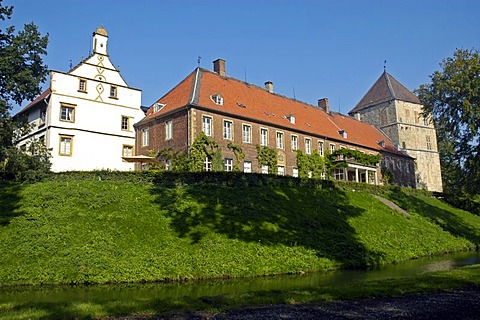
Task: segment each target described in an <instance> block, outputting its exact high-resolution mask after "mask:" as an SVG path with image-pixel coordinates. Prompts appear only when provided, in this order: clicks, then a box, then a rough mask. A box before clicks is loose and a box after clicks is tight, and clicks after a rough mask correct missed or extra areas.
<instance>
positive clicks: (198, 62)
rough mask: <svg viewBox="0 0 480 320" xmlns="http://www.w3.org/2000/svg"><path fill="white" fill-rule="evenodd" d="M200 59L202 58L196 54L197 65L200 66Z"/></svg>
mask: <svg viewBox="0 0 480 320" xmlns="http://www.w3.org/2000/svg"><path fill="white" fill-rule="evenodd" d="M200 60H202V57H200V56H198V58H197V67H200Z"/></svg>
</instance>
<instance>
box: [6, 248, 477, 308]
mask: <svg viewBox="0 0 480 320" xmlns="http://www.w3.org/2000/svg"><path fill="white" fill-rule="evenodd" d="M479 263H480V253H479V252H463V253H456V254H449V255H444V256H437V257H432V258H421V259H418V260H412V261H407V262H403V263H399V264H396V265H387V266H383V267H379V268H376V269H370V270H340V271H335V272H322V273H310V274H303V275H289V276H275V277H258V278H247V279H245V278H242V279H228V280H205V281H192V282H187V283H167V284H165V283H156V284H117V285H98V286H74V287H70V286H46V287H10V288H0V303H1V302H4V301H18V302H20V301H30V302H32V301H36V302H57V303H58V302H63V301H65V302H70V301H78V302H86V301H109V300H112V299H115V300H125V301H128V300H129V299H130V298H131V297H135V298H136V299H142V298H143V297H144V298H145V299H152V298H155V299H159V300H162V299H169V298H181V297H191V298H199V297H208V296H221V295H228V294H241V293H246V292H253V291H270V290H287V289H293V288H297V289H300V288H309V287H320V286H334V285H342V284H358V283H360V282H362V281H371V280H383V279H392V278H402V277H409V276H413V275H417V274H422V273H427V272H433V271H441V270H450V269H452V268H458V267H463V266H466V265H473V264H479Z"/></svg>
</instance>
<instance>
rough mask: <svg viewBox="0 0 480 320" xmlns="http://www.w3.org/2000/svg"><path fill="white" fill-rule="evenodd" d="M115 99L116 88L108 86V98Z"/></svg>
mask: <svg viewBox="0 0 480 320" xmlns="http://www.w3.org/2000/svg"><path fill="white" fill-rule="evenodd" d="M116 97H117V87H116V86H110V98H116Z"/></svg>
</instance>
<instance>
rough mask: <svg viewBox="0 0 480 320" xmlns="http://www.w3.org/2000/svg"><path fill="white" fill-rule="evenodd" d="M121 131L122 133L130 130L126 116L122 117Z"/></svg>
mask: <svg viewBox="0 0 480 320" xmlns="http://www.w3.org/2000/svg"><path fill="white" fill-rule="evenodd" d="M122 130H123V131H129V130H130V118H129V117H127V116H122Z"/></svg>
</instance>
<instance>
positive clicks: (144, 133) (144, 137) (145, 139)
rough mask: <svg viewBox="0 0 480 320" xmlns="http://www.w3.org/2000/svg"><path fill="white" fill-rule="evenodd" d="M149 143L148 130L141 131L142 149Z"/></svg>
mask: <svg viewBox="0 0 480 320" xmlns="http://www.w3.org/2000/svg"><path fill="white" fill-rule="evenodd" d="M149 143H150V128H148V127H147V128H143V129H142V147H146V146H148V145H149Z"/></svg>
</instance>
